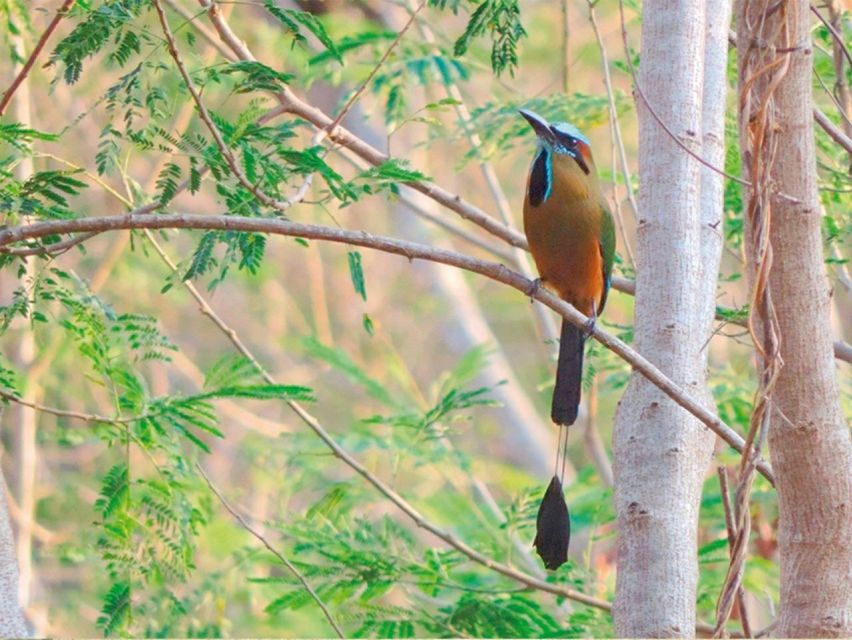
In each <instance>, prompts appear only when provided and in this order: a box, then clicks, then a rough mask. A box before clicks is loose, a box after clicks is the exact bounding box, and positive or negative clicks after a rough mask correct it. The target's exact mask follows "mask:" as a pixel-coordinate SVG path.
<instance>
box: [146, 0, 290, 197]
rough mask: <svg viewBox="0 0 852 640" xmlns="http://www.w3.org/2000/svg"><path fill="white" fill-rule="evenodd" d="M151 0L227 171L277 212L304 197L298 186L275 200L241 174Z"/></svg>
mask: <svg viewBox="0 0 852 640" xmlns="http://www.w3.org/2000/svg"><path fill="white" fill-rule="evenodd" d="M152 2H153V5H154V8H155V9H156V11H157V16H158V18H159V20H160V26H161V27H162V30H163V35H164V36H165V38H166V43H167V46H168V50H169V54H170V55H171V56H172V59H173V60H174V61H175V65H176V66H177V69H178V73H180V75H181V77H182V78H183V82H184V84H185V85H186V88H187V91H189V94H190V95H191V96H192V99H193V101H194V102H195V106H196V108H197V109H198V116H199V117H200V118H201V120H202V121H203V122H204V124H205V125H206V126H207V129H208V131H210V135H211V136H213V141H214V142H215V143H216V147H217V148H218V149H219V152H220V153H221V154H222V157H223V158H224V159H225V163H226V164H227V165H228V168H229V169H230V170H231V173H232V174H234V177H235V178H236V179H237V180H238V181H239V183H240V184H241V185H243V187H245V188H246V189H247V190H248V191H249V192H250V193H252V194H253V195H254V197H255V198H257V199H258V200H259V201H260V202H261V203H262V204H263V205H265V206H267V207H270V208H272V209H275V210H276V211H278V212H281V213H283V212H285V211H287V210H288V209H289V208H290V207H292V206H293V205H294V204H295V203H296V202H297V201H298V200H297V197H299V196H301V198H304V193H305V192H307V189H304V190H302V189H300V190H299V191H298V192H297V194H296V197H293V198H290V199H288V200H278V199H276V198H273V197H271V196H269V195H267V194H266V193H265V192H264V191H263V190H262V189H261V188H260V187H259V186H257V185H254V184H252V183H251V181H249V179H248V177H247V176H246V175H245V173H243V170H242V168H241V167H240V165H239V163H238V162H237V159H236V158H235V157H234V154H233V153H231V150H230V149H229V148H228V145H227V143H226V142H225V139H224V138H223V137H222V132H221V131H219V127H217V126H216V123H215V122H213V118H212V117H211V116H210V112H209V111H208V110H207V107H206V105H205V104H204V101H203V100H202V99H201V94H200V93H199V92H198V89H197V88H196V87H195V83H193V81H192V78H191V77H190V75H189V71H187V69H186V65H185V64H184V62H183V58H181V55H180V53H179V52H178V49H177V43H176V42H175V38H174V35H173V34H172V30H171V27H169V22H168V20H167V19H166V12H165V11H164V10H163V6H162V4H161V3H160V0H152Z"/></svg>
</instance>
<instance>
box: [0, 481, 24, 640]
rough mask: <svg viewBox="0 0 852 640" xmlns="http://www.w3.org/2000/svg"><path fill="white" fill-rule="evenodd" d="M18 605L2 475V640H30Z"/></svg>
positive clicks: (0, 604) (16, 564) (0, 578)
mask: <svg viewBox="0 0 852 640" xmlns="http://www.w3.org/2000/svg"><path fill="white" fill-rule="evenodd" d="M28 637H29V632H28V631H27V626H26V624H25V623H24V615H23V613H22V612H21V606H20V605H19V604H18V560H17V558H16V557H15V538H14V536H13V535H12V527H11V525H10V524H9V507H8V506H7V505H6V480H5V478H3V476H2V474H0V638H28Z"/></svg>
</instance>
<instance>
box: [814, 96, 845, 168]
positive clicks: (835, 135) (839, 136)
mask: <svg viewBox="0 0 852 640" xmlns="http://www.w3.org/2000/svg"><path fill="white" fill-rule="evenodd" d="M814 120H816V123H817V124H818V125H819V126H821V127H822V129H823V131H825V132H826V133H827V134H828V135H829V137H831V139H832V140H834V141H835V142H836V143H837V144H839V145H840V146H841V147H843V148H844V149H845V150H846V153H848V154H849V155H850V156H852V138H850V137H849V136H847V135H846V134H845V133H843V132H842V131H841V130H840V129H838V128H837V126H836V125H835V124H834V123H833V122H832V121H831V120H830V119H829V117H828V116H827V115H825V114H824V113H823V112H822V111H821V110H820V108H819V107H816V106H815V107H814Z"/></svg>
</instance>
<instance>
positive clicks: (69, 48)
mask: <svg viewBox="0 0 852 640" xmlns="http://www.w3.org/2000/svg"><path fill="white" fill-rule="evenodd" d="M149 7H150V3H148V2H145V1H144V0H107V1H106V2H104V3H103V4H101V6H99V7H97V8H96V9H94V10H92V11H90V12H88V13H87V14H86V17H85V18H84V19H83V20H82V21H81V22H79V23H78V24H77V25H76V26H75V27H74V29H73V30H72V31H71V33H69V34H68V35H67V36H66V37H65V38H63V39H62V41H60V42H59V44H58V45H56V48H55V49H54V50H53V53H52V54H51V56H50V62H51V63H53V64H55V63H62V65H63V67H64V71H63V77H64V79H65V82H67V83H68V84H74V83H75V82H77V80H79V79H80V74H81V73H82V72H83V62H84V61H85V60H86V59H87V58H90V57H92V56H94V55H95V54H97V53H98V52H100V51H101V50H102V49H104V47H106V46H107V45H108V44H109V43H110V42H112V43H113V44H114V46H115V51H114V52H113V53H112V54H111V57H110V58H111V60H113V61H114V62H115V63H117V64H118V65H119V66H124V64H126V63H127V62H128V60H129V59H130V57H131V55H132V54H133V53H134V52H135V53H138V52H139V50H140V49H139V38H138V37H137V35H136V34H135V33H134V34H133V35H132V36H128V35H127V34H128V33H130V30H129V29H128V30H125V28H126V27H128V26H129V25H130V24H131V22H132V21H133V19H134V18H135V17H136V16H137V15H139V13H140V12H141V11H142V10H143V9H147V8H149Z"/></svg>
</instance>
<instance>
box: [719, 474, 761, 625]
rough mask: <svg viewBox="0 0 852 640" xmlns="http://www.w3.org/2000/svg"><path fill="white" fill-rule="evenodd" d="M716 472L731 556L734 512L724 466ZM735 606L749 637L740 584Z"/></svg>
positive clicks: (743, 591) (733, 540)
mask: <svg viewBox="0 0 852 640" xmlns="http://www.w3.org/2000/svg"><path fill="white" fill-rule="evenodd" d="M716 473H717V475H718V476H719V489H720V492H721V495H722V508H723V509H724V511H725V528H726V529H727V532H728V549H729V550H730V554H731V556H733V554H734V544H735V541H736V538H737V529H736V524H735V523H734V513H733V509H732V508H731V496H730V493H729V490H728V476H727V472H726V471H725V467H716ZM737 606H738V607H739V610H740V622H741V623H742V626H743V636H745V637H746V638H751V637H752V634H751V624H750V623H749V619H748V611H747V610H746V607H745V590H744V589H743V586H742V584H740V585H739V586H738V587H737Z"/></svg>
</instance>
